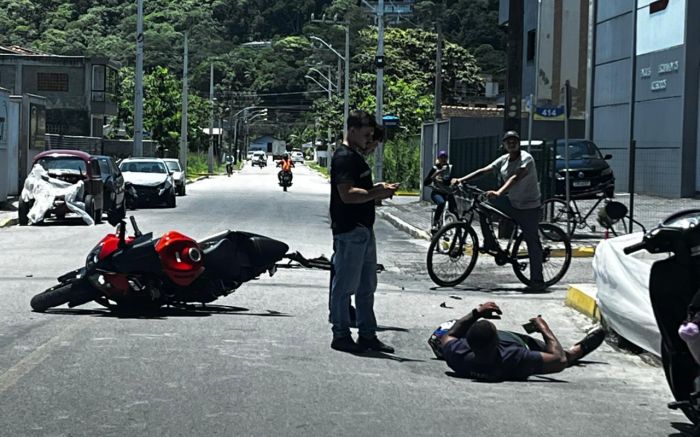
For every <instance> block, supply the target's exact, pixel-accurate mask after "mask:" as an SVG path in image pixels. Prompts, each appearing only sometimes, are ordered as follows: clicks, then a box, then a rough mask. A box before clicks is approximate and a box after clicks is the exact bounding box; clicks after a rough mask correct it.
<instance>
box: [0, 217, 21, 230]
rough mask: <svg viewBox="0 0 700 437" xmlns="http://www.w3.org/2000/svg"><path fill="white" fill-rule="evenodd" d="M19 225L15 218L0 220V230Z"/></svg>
mask: <svg viewBox="0 0 700 437" xmlns="http://www.w3.org/2000/svg"><path fill="white" fill-rule="evenodd" d="M17 223H19V220H18V219H17V217H12V218H4V219H0V228H9V227H10V226H14V225H16V224H17Z"/></svg>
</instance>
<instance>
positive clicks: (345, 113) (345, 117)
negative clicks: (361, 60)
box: [309, 15, 350, 137]
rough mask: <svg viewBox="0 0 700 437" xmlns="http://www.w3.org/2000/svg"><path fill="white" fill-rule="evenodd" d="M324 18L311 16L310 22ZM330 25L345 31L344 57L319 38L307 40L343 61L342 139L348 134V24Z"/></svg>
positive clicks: (312, 36) (339, 22) (324, 21)
mask: <svg viewBox="0 0 700 437" xmlns="http://www.w3.org/2000/svg"><path fill="white" fill-rule="evenodd" d="M325 18H326V17H325V16H324V17H323V20H314V19H313V15H312V17H311V21H313V22H321V23H327V22H328V21H326V19H325ZM331 23H334V24H338V25H340V26H341V27H343V28H344V29H345V56H343V55H341V54H340V53H338V52H337V51H336V50H335V49H334V48H333V46H331V45H330V44H328V43H327V42H325V41H324V40H322V39H321V38H319V37H317V36H314V35H311V36H310V37H309V38H310V39H312V40H314V41H318V42H320V43H321V44H323V45H324V46H326V47H327V48H328V49H329V50H330V51H332V52H333V53H334V54H335V55H336V56H337V57H338V58H339V59H340V60H342V61H343V63H344V64H345V83H344V85H345V89H344V90H343V91H344V92H343V137H346V136H347V134H348V123H347V120H348V115H349V114H350V24H349V23H347V22H341V21H337V22H336V21H331Z"/></svg>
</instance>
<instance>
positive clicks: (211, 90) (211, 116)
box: [207, 64, 214, 174]
mask: <svg viewBox="0 0 700 437" xmlns="http://www.w3.org/2000/svg"><path fill="white" fill-rule="evenodd" d="M209 71H210V74H209V108H210V113H209V150H208V151H207V171H208V172H209V174H212V173H214V64H211V68H210V70H209Z"/></svg>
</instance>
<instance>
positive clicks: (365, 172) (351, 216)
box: [331, 144, 374, 235]
mask: <svg viewBox="0 0 700 437" xmlns="http://www.w3.org/2000/svg"><path fill="white" fill-rule="evenodd" d="M340 184H351V185H352V186H353V187H355V188H362V189H365V190H369V189H371V188H372V187H373V186H374V184H373V183H372V171H371V170H370V168H369V165H367V162H366V161H365V159H364V158H363V157H362V155H360V154H359V153H357V152H356V151H354V150H352V149H350V148H349V147H348V146H346V145H344V144H343V145H341V146H340V147H339V148H338V149H337V150H336V151H335V153H334V154H333V159H332V160H331V229H332V230H333V234H334V235H335V234H342V233H343V232H349V231H352V230H353V229H355V228H356V227H358V226H364V227H366V228H369V229H371V228H372V226H374V201H373V200H370V201H369V202H365V203H353V204H349V203H343V201H342V200H341V199H340V194H339V193H338V185H340Z"/></svg>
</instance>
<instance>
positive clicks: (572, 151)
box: [557, 141, 603, 159]
mask: <svg viewBox="0 0 700 437" xmlns="http://www.w3.org/2000/svg"><path fill="white" fill-rule="evenodd" d="M565 146H566V144H564V142H563V141H557V159H564V148H565ZM569 159H603V156H602V155H601V154H600V151H599V150H598V148H597V147H596V146H595V145H594V144H593V143H589V142H587V141H576V142H570V143H569Z"/></svg>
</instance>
